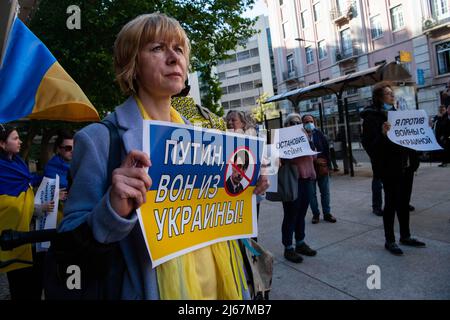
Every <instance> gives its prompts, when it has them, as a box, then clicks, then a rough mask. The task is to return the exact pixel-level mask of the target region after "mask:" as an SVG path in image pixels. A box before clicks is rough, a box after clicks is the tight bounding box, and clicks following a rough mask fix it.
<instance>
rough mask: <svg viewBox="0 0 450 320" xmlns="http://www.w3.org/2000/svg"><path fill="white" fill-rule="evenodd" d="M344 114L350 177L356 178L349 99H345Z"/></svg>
mask: <svg viewBox="0 0 450 320" xmlns="http://www.w3.org/2000/svg"><path fill="white" fill-rule="evenodd" d="M344 113H345V128H346V131H347V142H348V161H349V164H350V176H351V177H354V176H355V171H354V169H353V150H352V132H351V130H350V121H349V119H348V99H347V98H345V99H344Z"/></svg>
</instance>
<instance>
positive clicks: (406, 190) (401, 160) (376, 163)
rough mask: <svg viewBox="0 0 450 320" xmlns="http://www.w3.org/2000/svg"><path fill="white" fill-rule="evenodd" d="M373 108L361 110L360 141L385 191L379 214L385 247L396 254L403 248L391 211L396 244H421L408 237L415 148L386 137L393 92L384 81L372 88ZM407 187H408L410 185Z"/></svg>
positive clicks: (392, 107)
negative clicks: (383, 204) (406, 146)
mask: <svg viewBox="0 0 450 320" xmlns="http://www.w3.org/2000/svg"><path fill="white" fill-rule="evenodd" d="M372 101H373V107H372V108H368V109H366V110H364V112H363V113H362V114H361V117H362V118H363V120H364V121H363V133H362V144H363V147H364V149H365V150H366V152H367V154H368V155H369V157H370V160H371V162H372V169H373V172H374V175H376V176H378V177H380V178H381V180H382V182H383V187H384V193H385V207H384V214H383V224H384V232H385V237H386V244H385V248H386V249H387V250H389V251H390V252H391V253H393V254H396V255H401V254H403V251H402V250H401V249H400V248H399V247H398V246H397V244H396V243H395V235H394V220H395V213H397V218H398V220H399V224H400V243H401V244H403V245H408V246H414V247H423V246H425V244H424V243H423V242H420V241H418V240H416V239H414V238H411V235H410V231H409V197H410V195H411V187H412V180H411V172H412V173H414V171H415V170H417V167H416V166H417V163H418V162H415V159H414V155H415V151H413V150H410V149H407V148H405V147H401V146H399V145H397V144H395V143H393V142H391V141H390V140H389V139H388V137H387V132H388V131H389V129H390V127H391V125H390V124H389V122H387V111H395V108H394V104H395V103H394V102H395V97H394V92H393V91H392V88H391V87H390V85H389V84H388V83H384V82H383V83H379V84H378V85H376V86H375V87H374V89H373V94H372ZM410 186H411V187H410Z"/></svg>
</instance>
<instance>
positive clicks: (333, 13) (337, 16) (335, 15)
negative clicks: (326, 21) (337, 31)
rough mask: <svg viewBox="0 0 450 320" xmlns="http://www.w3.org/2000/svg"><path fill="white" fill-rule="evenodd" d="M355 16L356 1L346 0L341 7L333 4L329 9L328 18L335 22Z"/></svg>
mask: <svg viewBox="0 0 450 320" xmlns="http://www.w3.org/2000/svg"><path fill="white" fill-rule="evenodd" d="M355 16H356V2H355V1H354V0H350V1H348V2H347V3H346V4H345V5H344V7H343V8H339V6H338V5H336V4H335V5H334V6H333V7H332V8H331V10H330V18H331V20H333V21H334V22H335V23H342V22H347V21H350V20H351V19H352V18H353V17H355Z"/></svg>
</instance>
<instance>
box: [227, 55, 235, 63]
mask: <svg viewBox="0 0 450 320" xmlns="http://www.w3.org/2000/svg"><path fill="white" fill-rule="evenodd" d="M232 62H236V54H235V53H233V54H232V55H231V56H230V57H229V58H228V59H227V60H226V61H225V63H232Z"/></svg>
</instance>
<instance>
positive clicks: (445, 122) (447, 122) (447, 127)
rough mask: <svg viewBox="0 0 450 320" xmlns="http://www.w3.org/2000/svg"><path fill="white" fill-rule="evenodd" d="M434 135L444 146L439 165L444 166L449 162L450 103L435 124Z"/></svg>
mask: <svg viewBox="0 0 450 320" xmlns="http://www.w3.org/2000/svg"><path fill="white" fill-rule="evenodd" d="M436 137H437V140H438V142H439V144H440V145H441V146H442V147H443V148H444V155H443V159H442V164H440V165H439V167H446V166H447V165H448V163H450V105H449V106H447V112H446V113H445V114H444V115H442V117H441V118H440V119H439V120H438V123H437V124H436Z"/></svg>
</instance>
